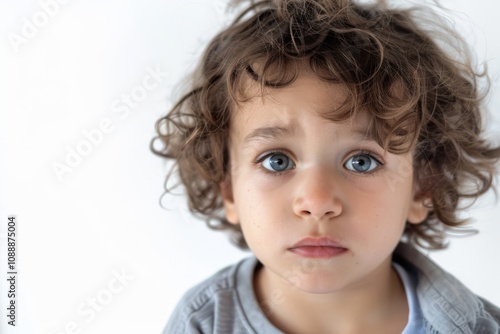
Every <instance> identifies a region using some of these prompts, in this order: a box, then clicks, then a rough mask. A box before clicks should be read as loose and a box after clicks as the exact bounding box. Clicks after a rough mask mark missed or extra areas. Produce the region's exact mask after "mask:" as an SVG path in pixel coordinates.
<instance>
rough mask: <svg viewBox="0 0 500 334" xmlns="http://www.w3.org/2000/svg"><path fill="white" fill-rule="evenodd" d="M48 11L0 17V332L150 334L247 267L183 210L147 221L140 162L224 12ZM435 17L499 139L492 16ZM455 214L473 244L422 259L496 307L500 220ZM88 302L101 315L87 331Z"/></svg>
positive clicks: (200, 8) (119, 7)
mask: <svg viewBox="0 0 500 334" xmlns="http://www.w3.org/2000/svg"><path fill="white" fill-rule="evenodd" d="M47 2H49V1H48V0H41V1H40V2H39V1H27V0H24V1H6V0H2V2H1V3H0V29H1V30H0V56H1V58H0V154H1V156H0V224H1V225H0V226H1V229H0V233H3V235H1V236H0V238H1V239H0V242H1V250H0V255H1V263H0V267H1V268H2V270H1V271H2V274H1V275H0V276H1V277H0V278H1V280H0V282H1V284H0V290H1V291H0V304H1V311H0V315H1V317H0V322H1V323H0V332H2V333H44V334H45V333H46V334H53V333H72V332H74V333H76V332H79V333H159V332H160V331H161V329H162V328H163V326H164V325H165V323H166V321H167V319H168V317H169V315H170V312H171V311H172V310H173V308H174V307H175V304H176V303H177V301H178V299H179V298H180V297H181V295H182V294H183V293H184V292H185V291H186V290H187V289H188V288H189V287H191V286H193V285H194V284H196V283H197V282H199V281H201V280H203V279H204V278H206V277H208V276H209V275H210V274H212V273H214V272H215V271H216V270H218V269H220V268H222V267H223V266H226V265H229V264H232V263H234V262H235V261H237V260H238V259H240V258H243V257H245V256H247V255H248V253H245V252H242V251H239V250H237V249H236V248H235V247H233V246H232V245H231V244H230V243H229V242H228V241H227V238H226V236H225V235H224V234H221V233H216V232H213V231H210V230H208V229H207V228H206V227H205V226H204V223H202V222H199V221H196V220H195V219H193V218H190V217H189V214H188V213H187V211H186V208H185V205H184V200H183V198H182V197H178V198H173V197H168V198H167V199H166V201H164V205H165V206H167V207H168V208H170V210H168V211H167V210H164V209H162V208H161V207H160V205H159V198H160V196H161V194H162V192H163V180H164V175H165V172H166V167H165V165H164V163H163V162H162V160H161V159H160V158H158V157H156V156H154V155H153V154H152V153H151V152H150V151H149V141H150V139H151V138H152V137H153V135H154V122H155V120H156V119H158V118H159V117H160V116H161V115H163V114H164V113H165V112H166V111H167V109H168V107H169V106H170V105H171V103H172V102H173V97H174V96H175V94H174V93H173V91H172V88H173V87H175V85H177V84H178V83H179V82H180V81H181V80H182V79H183V76H184V75H186V74H188V73H189V70H191V69H192V68H193V66H194V64H195V62H196V60H197V59H198V57H199V55H200V53H201V51H202V49H203V48H204V45H205V44H206V43H207V42H208V40H209V39H210V37H211V36H213V35H214V34H215V32H216V31H218V30H219V28H220V27H221V26H222V25H223V24H224V23H225V22H227V18H226V16H225V14H224V3H225V2H224V1H208V0H207V1H202V0H192V1H182V2H181V1H176V2H175V3H174V1H173V0H167V1H154V0H141V1H139V0H120V1H118V0H114V1H111V0H110V1H96V0H86V1H81V0H80V1H79V0H73V1H67V3H65V4H60V5H59V8H58V9H57V11H54V13H52V14H53V16H52V17H48V20H47V21H46V22H43V14H40V13H41V12H42V7H41V6H42V5H41V4H45V3H47ZM61 2H62V0H61ZM442 4H444V5H445V6H447V7H449V8H451V9H452V10H454V11H456V12H452V13H451V15H452V16H453V15H455V16H456V18H457V20H458V23H457V29H461V30H462V31H463V34H464V35H465V36H466V38H467V40H468V41H469V42H470V43H471V44H472V45H473V47H474V49H475V51H476V52H477V54H478V59H479V60H481V61H486V62H487V63H488V66H489V70H490V74H491V76H492V79H493V89H492V96H491V98H490V100H489V108H490V110H491V112H492V114H494V118H492V120H491V122H490V125H492V127H496V128H497V129H500V126H498V124H500V122H499V119H500V117H499V107H500V91H499V87H500V85H499V76H500V58H499V57H500V45H499V43H498V42H497V41H498V33H497V32H495V31H498V29H497V28H498V12H499V11H498V10H499V9H500V5H491V2H489V1H486V0H480V1H479V0H476V1H473V2H471V1H466V0H460V1H457V0H455V1H451V0H447V1H442ZM493 7H495V8H493ZM40 15H42V16H40ZM34 17H35V18H36V19H37V20H38V21H37V22H38V23H37V24H38V25H40V27H38V28H36V29H37V30H36V31H33V30H31V35H32V36H29V38H26V40H25V41H24V42H23V43H22V44H20V45H18V48H15V47H13V45H12V43H11V41H10V40H9V36H11V37H12V36H13V35H12V34H18V35H21V36H22V30H23V27H24V26H25V25H27V24H28V23H27V22H31V23H33V22H34V20H36V19H34ZM41 25H44V26H43V27H42V26H41ZM28 30H29V29H28ZM154 69H156V70H158V71H160V72H162V74H161V76H159V77H158V82H159V84H158V85H157V87H155V88H153V89H150V90H146V91H145V92H146V93H147V96H145V98H144V100H143V101H141V102H140V103H138V104H137V105H136V106H134V107H133V108H132V107H125V106H126V104H125V102H124V100H123V94H131V93H132V92H133V91H136V92H140V90H141V88H140V86H141V85H143V80H144V79H145V78H146V77H147V75H148V73H149V72H148V71H151V70H154ZM166 73H167V74H166ZM148 83H149V85H153V84H154V83H155V82H154V81H152V80H149V81H148ZM138 87H139V88H138ZM148 87H149V86H148ZM150 88H151V87H150ZM117 108H118V109H117ZM119 108H121V109H119ZM116 111H118V112H116ZM126 112H127V113H126ZM106 119H107V120H108V121H107V122H108V123H109V124H111V128H110V129H108V133H105V134H103V135H102V138H98V136H96V137H94V138H95V145H94V144H93V145H92V146H90V147H88V146H87V147H82V146H81V145H84V144H82V143H83V142H84V141H85V140H86V137H85V135H84V132H85V131H87V132H91V133H92V131H93V130H94V129H97V128H99V126H100V124H101V122H103V121H104V122H106ZM497 131H498V130H497ZM497 133H498V132H497ZM78 145H80V149H83V150H85V148H86V149H87V152H88V154H87V155H86V156H84V157H83V158H82V159H81V161H79V162H75V165H74V168H72V169H71V172H68V173H65V174H63V176H62V179H61V180H60V179H58V177H57V175H56V173H55V172H54V169H53V164H54V163H55V162H59V163H64V164H65V159H66V158H67V155H68V154H70V153H69V152H70V151H71V150H76V149H77V147H78ZM12 214H13V215H17V222H18V232H19V235H20V236H19V247H18V271H19V277H18V286H17V289H18V292H19V295H18V297H19V298H18V301H17V305H18V309H17V314H18V318H17V325H18V326H17V327H16V328H15V329H14V328H11V326H7V325H6V320H7V318H6V317H5V311H6V310H5V308H6V304H5V303H6V302H7V298H6V295H7V293H6V284H5V283H6V281H5V279H4V276H5V275H6V271H7V269H6V252H5V251H6V250H5V248H6V247H5V228H6V223H7V216H8V215H12ZM468 214H469V215H470V216H473V217H475V218H476V219H477V220H478V222H477V224H476V227H477V228H479V229H480V234H479V235H477V236H474V237H469V238H464V239H454V240H452V243H451V247H450V248H449V249H448V250H447V251H444V252H440V253H436V254H433V255H432V257H433V258H434V259H435V260H436V261H438V262H439V263H440V264H441V265H442V266H443V267H444V268H446V269H447V270H448V271H450V272H452V273H454V274H455V275H456V276H457V277H458V278H460V279H461V280H462V281H463V282H464V283H465V284H466V285H468V286H469V287H470V288H471V289H472V290H474V291H475V292H477V293H479V294H480V295H483V296H485V297H487V298H488V299H490V300H491V301H493V302H494V303H496V304H500V288H498V282H500V269H499V268H500V266H499V265H498V263H499V261H498V256H499V254H500V242H499V240H500V223H499V222H498V220H499V218H498V217H499V216H500V205H498V204H496V205H495V204H494V200H493V197H492V196H490V195H489V196H488V197H485V199H484V200H483V201H481V202H480V203H478V206H477V207H476V209H475V210H470V211H469V212H468ZM118 273H121V275H122V276H124V277H125V278H122V281H118V280H116V275H118ZM93 298H98V303H99V300H100V301H101V303H100V304H99V305H97V307H98V309H99V311H95V313H94V314H93V316H91V315H90V313H91V312H90V310H91V305H90V303H91V302H92V299H93ZM72 328H76V330H72Z"/></svg>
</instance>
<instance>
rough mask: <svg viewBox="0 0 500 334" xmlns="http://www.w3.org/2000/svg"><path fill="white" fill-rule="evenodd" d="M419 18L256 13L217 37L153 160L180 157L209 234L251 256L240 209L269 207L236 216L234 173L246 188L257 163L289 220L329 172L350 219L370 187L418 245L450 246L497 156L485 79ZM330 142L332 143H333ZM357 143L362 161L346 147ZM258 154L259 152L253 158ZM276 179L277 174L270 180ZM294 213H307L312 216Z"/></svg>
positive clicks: (255, 9) (298, 10) (325, 1)
mask: <svg viewBox="0 0 500 334" xmlns="http://www.w3.org/2000/svg"><path fill="white" fill-rule="evenodd" d="M413 15H414V13H413V11H411V10H407V9H389V8H387V7H386V6H385V5H384V4H383V3H382V2H381V3H378V4H375V5H371V6H362V5H358V4H356V3H353V2H350V1H342V0H339V1H331V0H317V1H307V0H302V1H293V0H282V1H279V0H276V1H259V2H257V3H255V4H253V3H252V5H250V6H249V7H248V8H247V9H246V10H245V11H244V12H242V14H241V15H240V16H238V17H237V18H236V19H235V21H234V22H233V23H232V24H231V25H230V26H229V27H227V28H226V29H224V30H223V31H222V32H220V33H219V34H218V35H217V36H216V37H215V38H214V39H213V40H212V41H211V43H210V44H209V45H208V47H207V49H206V51H205V53H204V55H203V57H202V59H201V61H200V64H199V67H198V69H197V70H196V72H195V73H194V75H193V78H192V79H193V80H192V87H191V88H190V91H189V92H187V93H186V94H185V95H184V96H183V97H182V98H181V99H180V100H179V101H178V102H177V103H176V104H175V105H174V107H173V108H172V109H171V111H170V112H169V114H168V115H167V116H165V117H163V118H161V119H160V120H159V121H158V123H157V131H158V133H159V136H158V137H157V138H156V139H157V140H160V141H161V142H162V143H163V144H164V146H163V148H162V149H154V151H155V153H157V154H160V155H162V156H164V157H167V158H172V159H175V161H176V163H177V167H178V170H179V175H180V178H181V181H182V183H183V185H184V187H185V188H186V190H187V195H188V199H189V206H190V209H191V210H192V211H193V212H195V213H197V214H201V215H202V216H203V217H205V218H207V219H208V221H209V226H210V227H213V228H216V229H229V230H232V231H234V234H233V236H234V240H235V241H236V243H237V244H238V245H239V246H241V247H243V248H244V247H246V242H245V239H244V237H243V234H242V231H241V229H240V225H239V224H238V223H239V222H238V219H240V218H241V217H240V216H241V212H242V211H241V208H242V207H243V206H245V207H247V208H249V207H252V208H258V207H259V205H262V204H263V203H259V197H258V196H257V197H252V196H248V197H241V200H239V199H238V203H236V207H235V201H234V198H232V196H233V193H232V192H233V190H234V187H235V185H234V182H233V181H234V179H235V175H234V173H240V172H241V173H242V174H241V175H246V176H245V178H246V180H249V178H251V177H252V176H251V175H252V174H248V172H249V171H248V170H246V171H242V168H243V170H244V168H247V167H248V166H251V164H253V166H257V167H258V168H259V169H260V171H259V172H256V173H260V174H259V175H258V176H255V179H254V180H250V181H249V182H253V183H251V184H253V185H255V182H257V183H260V184H259V185H258V186H259V187H261V188H260V189H266V187H270V188H268V192H270V193H271V192H273V188H272V187H275V188H276V189H278V188H279V189H281V193H282V194H283V196H291V197H293V196H295V199H291V200H290V203H291V205H290V212H295V211H294V210H296V209H297V208H298V207H296V208H295V209H294V208H292V206H293V205H295V204H293V203H296V202H301V201H302V202H307V201H306V200H300V198H301V196H302V195H301V194H300V192H301V191H302V190H303V189H306V188H307V187H306V186H304V184H305V183H304V182H308V181H305V180H307V178H309V180H314V181H311V182H313V183H314V182H316V183H317V182H318V175H321V178H323V179H324V183H323V182H322V183H321V185H319V184H318V188H317V189H320V190H318V191H320V192H321V191H327V189H329V188H328V187H332V188H333V189H336V186H337V185H347V184H349V186H346V187H351V188H350V189H351V190H352V191H353V193H351V195H352V194H355V196H353V197H352V196H351V195H350V194H347V193H342V194H338V193H337V194H336V195H335V196H338V197H339V201H340V202H342V201H344V200H346V199H349V201H350V204H349V203H347V204H345V205H341V211H342V210H343V211H342V212H344V214H346V210H347V212H348V210H358V211H359V210H363V208H362V207H360V206H359V205H357V204H353V203H352V202H353V198H361V200H360V201H361V202H363V203H365V204H366V205H367V206H369V205H370V201H369V198H368V197H367V198H364V197H363V196H364V195H363V190H364V191H365V193H366V194H368V195H370V196H372V198H373V199H374V200H373V206H377V205H378V204H377V203H381V204H384V205H386V207H384V208H380V207H379V208H378V211H377V210H375V211H373V212H374V213H375V214H376V213H377V212H382V211H380V210H386V211H391V210H395V208H394V207H391V206H390V205H391V203H389V202H388V201H387V199H389V198H392V199H391V201H392V200H393V201H394V203H393V204H394V205H395V206H397V209H398V210H402V211H400V212H401V214H403V216H404V217H403V216H401V219H402V220H403V221H402V224H403V225H402V229H403V228H404V233H405V235H406V236H407V237H408V239H409V240H410V241H413V242H416V243H419V244H420V245H422V246H425V247H429V248H441V247H443V246H444V238H445V236H446V232H447V230H449V229H453V228H454V227H458V226H461V225H463V224H464V223H465V221H464V220H463V219H460V218H459V217H458V212H457V209H458V204H459V201H460V200H461V199H463V198H476V197H477V196H479V195H480V194H483V193H484V192H486V191H487V190H488V189H489V188H490V186H491V183H492V176H493V174H494V162H495V161H496V160H497V159H498V157H499V156H500V150H499V149H497V148H491V147H490V146H489V145H488V144H487V143H486V142H484V141H483V140H482V139H481V138H480V135H481V130H482V127H481V117H480V109H481V105H480V102H481V101H480V100H481V99H480V97H479V94H478V87H477V79H478V75H477V74H476V73H475V72H474V70H473V69H472V67H471V65H470V64H468V63H464V64H460V63H458V62H457V61H456V60H454V59H452V58H450V57H449V56H448V55H447V54H446V53H445V52H444V51H443V50H442V49H441V48H439V47H438V45H437V44H436V42H435V41H433V40H432V39H431V37H430V33H429V32H427V31H426V30H425V29H423V28H422V27H420V26H418V25H417V22H418V21H417V20H416V19H414V18H413ZM429 29H432V27H429ZM302 93H303V95H301V94H302ZM312 96H313V97H314V98H311V97H312ZM271 106H272V107H271ZM301 108H302V109H301ZM301 111H303V113H302V112H301ZM313 113H314V115H313ZM257 119H258V120H259V121H258V122H257V121H256V120H257ZM265 123H267V124H268V125H267V126H264V125H265ZM252 125H254V126H255V127H256V128H251V126H252ZM282 125H283V126H282ZM312 125H315V126H314V127H312ZM257 128H258V129H260V130H257ZM264 128H267V129H264ZM254 130H256V131H254ZM292 130H293V131H292ZM356 130H361V131H362V132H363V133H362V136H360V135H359V133H358V134H357V135H358V138H359V143H363V145H357V146H356V145H354V144H353V138H356V137H355V134H354V133H355V132H356ZM330 131H331V132H330ZM243 132H244V134H243ZM358 132H359V131H358ZM247 135H250V137H254V138H259V137H260V138H261V139H262V138H267V139H265V140H260V139H257V140H252V138H250V140H249V141H250V142H252V144H251V145H247V146H251V148H250V149H248V150H247V149H246V148H245V147H244V146H245V144H246V141H245V140H244V139H246V138H242V136H245V137H247ZM238 138H239V139H238ZM315 138H316V139H315ZM329 138H331V145H325V143H327V142H328V140H329ZM344 138H350V139H349V140H351V142H350V144H349V143H347V141H345V140H344ZM238 140H239V141H238ZM236 142H238V143H236ZM255 142H258V144H255ZM240 144H241V145H240ZM355 146H356V149H357V151H355V152H353V151H349V150H348V149H349V148H351V147H352V148H354V147H355ZM358 146H359V147H358ZM375 146H376V147H375ZM264 148H266V149H267V151H266V150H264ZM261 149H262V150H261ZM308 149H310V151H311V152H315V153H317V154H316V155H314V157H313V156H312V153H311V154H308V153H307V152H308V151H307V150H308ZM330 149H331V151H329V150H330ZM360 149H361V150H360ZM245 150H247V151H248V152H245ZM259 150H261V151H262V152H260V155H259V154H256V153H257V152H258V151H259ZM242 152H243V153H242ZM240 153H241V154H240ZM245 154H246V155H245ZM252 154H254V155H257V156H255V157H253V160H252V161H247V160H248V157H250V156H251V155H252ZM328 154H331V157H332V160H331V161H327V160H328V159H325V157H326V158H327V157H328ZM236 155H238V156H239V157H236ZM341 156H342V157H343V158H340V157H341ZM353 158H354V160H353ZM372 158H374V159H372ZM245 159H246V160H245ZM381 160H383V161H381ZM235 163H237V164H238V166H235V165H234V164H235ZM245 163H246V164H247V165H246V166H247V167H244V166H243V167H242V166H241V164H245ZM346 163H349V164H350V165H349V166H351V167H346V166H347V165H346ZM283 166H284V167H283ZM338 166H342V168H344V169H342V170H339V169H338ZM352 166H356V168H357V169H354V170H353V169H352V168H353V167H352ZM367 166H368V167H367ZM384 166H385V167H384ZM248 168H250V167H248ZM281 168H283V170H281ZM336 168H337V169H336ZM365 168H366V169H365ZM372 169H373V171H374V172H372ZM378 169H380V170H381V171H384V172H382V176H380V173H379V176H377V177H378V178H379V181H380V182H378V181H373V180H370V179H371V175H372V174H374V173H375V172H376V171H377V170H378ZM256 170H257V169H256ZM265 170H272V173H273V174H278V175H273V176H264V173H266V172H265ZM299 172H300V173H302V174H301V176H300V178H299V177H298V176H297V177H296V176H295V174H297V175H298V173H299ZM245 173H247V174H245ZM294 173H295V174H294ZM311 173H312V174H311ZM318 173H319V174H318ZM383 173H386V174H383ZM358 174H359V175H358ZM361 174H363V175H361ZM365 174H367V175H365ZM241 175H239V176H241ZM249 175H250V176H249ZM311 175H312V176H311ZM368 175H370V176H368ZM375 175H376V174H375ZM341 176H342V177H341ZM273 178H274V179H273ZM356 178H357V180H356ZM292 179H293V180H292ZM382 181H383V182H382ZM292 182H295V183H294V184H293V186H291V185H292ZM349 182H350V183H349ZM377 182H378V183H377ZM285 183H287V184H288V186H284V184H285ZM240 186H241V182H240ZM372 186H373V187H372ZM408 186H411V187H410V188H411V190H410V189H409V188H408ZM301 187H303V188H301ZM304 187H305V188H304ZM377 187H378V188H379V189H380V188H381V187H385V188H383V189H380V191H381V193H383V194H386V195H387V197H385V198H386V200H385V202H384V201H383V200H380V201H377V200H376V199H377V192H376V191H375V189H376V188H377ZM339 188H342V187H341V186H339ZM301 189H302V190H301ZM310 189H312V188H310ZM310 189H309V190H310ZM321 189H322V190H321ZM325 189H326V190H325ZM345 189H347V188H345ZM221 190H222V193H221ZM239 191H240V193H242V192H243V191H244V190H239ZM246 191H247V192H248V191H254V192H255V189H253V188H251V187H248V189H246ZM349 191H350V190H349ZM391 193H392V195H393V197H391V196H390V195H391ZM410 193H411V198H410V197H408V194H410ZM277 194H279V193H273V196H276V195H277ZM383 196H384V195H382V196H381V197H383ZM250 199H251V200H253V201H254V202H252V203H247V202H241V201H243V200H245V201H248V200H250ZM402 199H403V200H402ZM405 199H406V200H405ZM260 200H263V199H262V198H260ZM224 204H225V205H226V212H227V214H228V216H227V218H226V215H225V213H224V212H223V207H224ZM292 204H293V205H292ZM297 205H298V204H297ZM311 205H317V203H316V204H315V203H312V204H311ZM332 205H333V204H332ZM238 207H239V208H238ZM371 209H373V208H369V207H367V211H368V212H369V211H370V210H371ZM276 210H285V209H284V208H283V207H279V206H277V207H276ZM297 210H298V211H297V212H295V214H297V215H298V216H300V212H303V213H304V212H308V213H309V214H311V215H312V214H313V212H312V210H308V209H307V208H302V209H297ZM318 210H320V211H321V210H322V208H320V209H318ZM335 211H336V210H330V209H327V210H326V211H325V212H330V213H331V212H334V213H335ZM337 211H338V210H337ZM398 212H399V211H398ZM280 213H281V214H283V215H287V214H289V213H287V212H278V213H277V214H278V215H279V214H280ZM255 214H256V215H258V214H259V212H255ZM336 214H342V213H341V212H337V213H336ZM373 218H374V219H376V217H373ZM379 218H380V217H379ZM228 219H229V220H228ZM258 220H259V217H258V216H256V217H255V219H254V221H255V223H257V222H258ZM404 220H406V226H404V224H405V222H404ZM214 222H215V223H214ZM402 229H401V231H400V232H402ZM400 232H399V233H400Z"/></svg>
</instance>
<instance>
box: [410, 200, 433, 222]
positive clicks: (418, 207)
mask: <svg viewBox="0 0 500 334" xmlns="http://www.w3.org/2000/svg"><path fill="white" fill-rule="evenodd" d="M431 204H432V200H431V197H430V196H429V195H427V194H415V195H414V198H413V201H412V202H411V204H410V208H409V210H408V217H407V218H406V220H407V221H408V222H409V223H410V224H415V225H416V224H420V223H423V222H424V220H425V219H426V218H427V215H428V214H429V211H430V207H431Z"/></svg>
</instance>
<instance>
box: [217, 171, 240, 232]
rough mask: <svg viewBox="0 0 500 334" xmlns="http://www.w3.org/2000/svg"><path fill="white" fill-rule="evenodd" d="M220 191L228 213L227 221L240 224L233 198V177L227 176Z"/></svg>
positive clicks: (220, 184)
mask: <svg viewBox="0 0 500 334" xmlns="http://www.w3.org/2000/svg"><path fill="white" fill-rule="evenodd" d="M219 189H220V193H221V197H222V202H223V203H224V211H225V212H226V218H227V220H228V221H229V222H230V223H231V224H234V225H237V224H239V219H238V211H237V208H236V204H235V203H234V197H233V185H232V182H231V177H230V176H229V175H226V177H225V178H224V180H223V181H222V182H221V183H219Z"/></svg>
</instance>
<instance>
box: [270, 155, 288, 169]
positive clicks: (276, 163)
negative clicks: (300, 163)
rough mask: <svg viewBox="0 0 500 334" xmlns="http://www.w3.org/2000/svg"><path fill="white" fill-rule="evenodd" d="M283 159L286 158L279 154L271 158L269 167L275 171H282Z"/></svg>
mask: <svg viewBox="0 0 500 334" xmlns="http://www.w3.org/2000/svg"><path fill="white" fill-rule="evenodd" d="M285 159H286V158H285V157H284V156H283V155H281V154H280V155H274V156H272V157H271V161H270V164H271V167H273V169H274V170H277V171H282V170H284V169H285V168H286V161H285Z"/></svg>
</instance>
